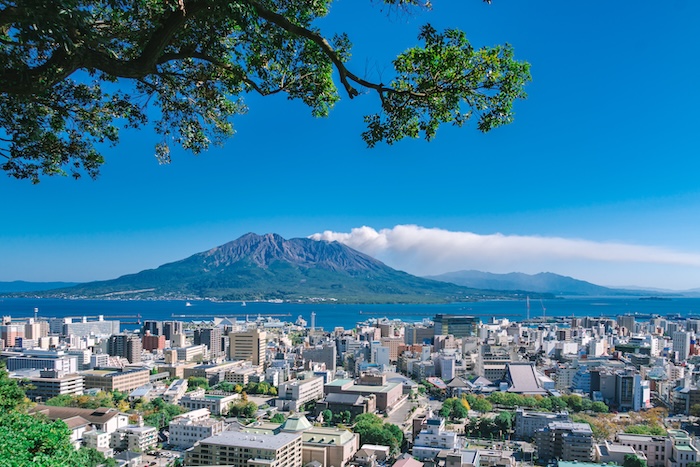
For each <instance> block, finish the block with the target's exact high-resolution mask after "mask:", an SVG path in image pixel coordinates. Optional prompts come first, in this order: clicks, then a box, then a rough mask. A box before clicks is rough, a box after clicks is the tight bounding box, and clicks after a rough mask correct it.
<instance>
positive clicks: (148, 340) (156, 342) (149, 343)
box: [141, 330, 165, 352]
mask: <svg viewBox="0 0 700 467" xmlns="http://www.w3.org/2000/svg"><path fill="white" fill-rule="evenodd" d="M141 345H142V347H143V350H146V351H148V352H152V351H153V350H163V349H164V348H165V336H163V335H153V334H151V332H150V331H148V330H146V334H145V335H144V336H143V337H142V338H141Z"/></svg>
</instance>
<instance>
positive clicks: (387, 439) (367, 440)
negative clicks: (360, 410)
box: [353, 413, 403, 453]
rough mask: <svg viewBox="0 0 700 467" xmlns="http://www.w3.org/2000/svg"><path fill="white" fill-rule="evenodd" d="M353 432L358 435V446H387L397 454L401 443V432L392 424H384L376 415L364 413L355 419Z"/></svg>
mask: <svg viewBox="0 0 700 467" xmlns="http://www.w3.org/2000/svg"><path fill="white" fill-rule="evenodd" d="M353 431H354V432H355V433H358V434H359V435H360V444H380V445H383V446H389V447H390V448H391V452H392V453H397V452H398V451H399V448H400V447H401V444H402V443H403V432H402V431H401V429H400V428H399V427H397V426H396V425H394V424H392V423H384V421H383V420H382V419H381V418H379V417H378V416H377V415H375V414H372V413H364V414H360V415H358V416H357V417H355V426H354V427H353Z"/></svg>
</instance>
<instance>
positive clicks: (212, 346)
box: [194, 328, 221, 358]
mask: <svg viewBox="0 0 700 467" xmlns="http://www.w3.org/2000/svg"><path fill="white" fill-rule="evenodd" d="M194 345H206V346H207V349H209V358H217V357H220V356H221V328H202V329H195V331H194Z"/></svg>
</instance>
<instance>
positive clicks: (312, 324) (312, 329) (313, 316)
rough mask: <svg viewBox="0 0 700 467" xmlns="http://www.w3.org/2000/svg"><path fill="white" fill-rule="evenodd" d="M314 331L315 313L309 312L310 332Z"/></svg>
mask: <svg viewBox="0 0 700 467" xmlns="http://www.w3.org/2000/svg"><path fill="white" fill-rule="evenodd" d="M315 330H316V312H315V311H312V312H311V332H314V331H315Z"/></svg>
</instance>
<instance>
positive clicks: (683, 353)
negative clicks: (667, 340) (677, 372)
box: [673, 331, 690, 362]
mask: <svg viewBox="0 0 700 467" xmlns="http://www.w3.org/2000/svg"><path fill="white" fill-rule="evenodd" d="M673 351H674V352H678V360H679V361H681V362H682V361H684V360H687V359H688V355H689V354H690V333H689V332H685V331H676V332H674V333H673Z"/></svg>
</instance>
